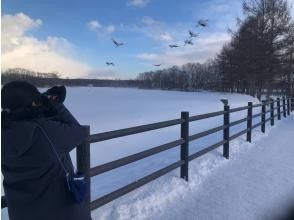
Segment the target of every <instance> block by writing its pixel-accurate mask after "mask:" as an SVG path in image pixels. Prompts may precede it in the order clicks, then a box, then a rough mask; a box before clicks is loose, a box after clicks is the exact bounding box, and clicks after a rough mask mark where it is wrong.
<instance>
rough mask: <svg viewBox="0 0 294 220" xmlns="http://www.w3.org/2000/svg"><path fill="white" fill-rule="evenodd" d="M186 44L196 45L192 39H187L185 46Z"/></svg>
mask: <svg viewBox="0 0 294 220" xmlns="http://www.w3.org/2000/svg"><path fill="white" fill-rule="evenodd" d="M186 44H189V45H194V44H193V41H192V39H187V40H185V44H184V46H186Z"/></svg>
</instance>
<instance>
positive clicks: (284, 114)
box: [283, 97, 287, 118]
mask: <svg viewBox="0 0 294 220" xmlns="http://www.w3.org/2000/svg"><path fill="white" fill-rule="evenodd" d="M283 116H284V118H286V116H287V114H286V100H285V97H283Z"/></svg>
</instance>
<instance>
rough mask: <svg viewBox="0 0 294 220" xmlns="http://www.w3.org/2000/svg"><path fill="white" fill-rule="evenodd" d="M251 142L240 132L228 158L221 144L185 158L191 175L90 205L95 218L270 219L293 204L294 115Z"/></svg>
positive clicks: (175, 175) (173, 176)
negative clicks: (96, 206)
mask: <svg viewBox="0 0 294 220" xmlns="http://www.w3.org/2000/svg"><path fill="white" fill-rule="evenodd" d="M269 127H270V126H267V130H268V131H267V132H266V134H262V133H261V132H260V131H259V129H256V131H255V132H254V137H253V140H255V142H254V143H252V144H248V143H247V142H246V141H245V139H244V137H241V138H239V139H237V140H236V141H234V142H233V143H232V144H231V158H230V160H225V159H224V158H223V157H222V156H221V154H220V152H221V149H219V150H218V151H215V152H211V153H210V155H207V156H204V157H203V158H199V159H196V160H195V161H193V162H192V163H191V164H190V170H191V173H190V181H189V183H186V182H184V181H182V180H181V179H180V178H178V171H176V172H174V173H173V174H168V175H166V176H164V177H162V178H160V179H159V180H156V181H153V182H152V183H150V184H148V185H146V186H144V187H142V188H140V189H138V190H136V191H135V192H132V193H130V194H128V195H126V196H125V197H123V198H121V199H118V200H116V201H114V202H113V203H110V204H108V205H106V206H104V207H101V208H100V209H98V210H96V211H94V212H93V213H92V216H93V218H94V219H169V220H171V219H181V220H184V219H199V220H206V219H209V220H218V219H220V220H224V219H228V220H230V219H232V220H235V219H238V220H242V219H244V220H245V219H246V220H251V219H269V217H272V216H273V215H280V213H281V212H283V209H284V208H287V204H289V201H292V204H294V203H293V202H294V160H293V158H294V144H293V135H294V115H292V116H290V117H288V118H287V119H282V121H279V122H278V123H277V125H275V127H272V128H270V129H269Z"/></svg>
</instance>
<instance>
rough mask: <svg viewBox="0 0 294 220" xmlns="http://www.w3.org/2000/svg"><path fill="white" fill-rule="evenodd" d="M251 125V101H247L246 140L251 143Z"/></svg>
mask: <svg viewBox="0 0 294 220" xmlns="http://www.w3.org/2000/svg"><path fill="white" fill-rule="evenodd" d="M251 127H252V102H248V110H247V137H246V140H247V141H248V142H250V143H251Z"/></svg>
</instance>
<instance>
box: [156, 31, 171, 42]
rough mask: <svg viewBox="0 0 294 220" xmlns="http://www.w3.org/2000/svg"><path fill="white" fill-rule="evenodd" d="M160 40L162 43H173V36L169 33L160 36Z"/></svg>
mask: <svg viewBox="0 0 294 220" xmlns="http://www.w3.org/2000/svg"><path fill="white" fill-rule="evenodd" d="M159 39H160V40H162V41H172V40H173V38H172V36H171V35H170V34H169V33H167V32H165V33H162V34H160V35H159Z"/></svg>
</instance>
